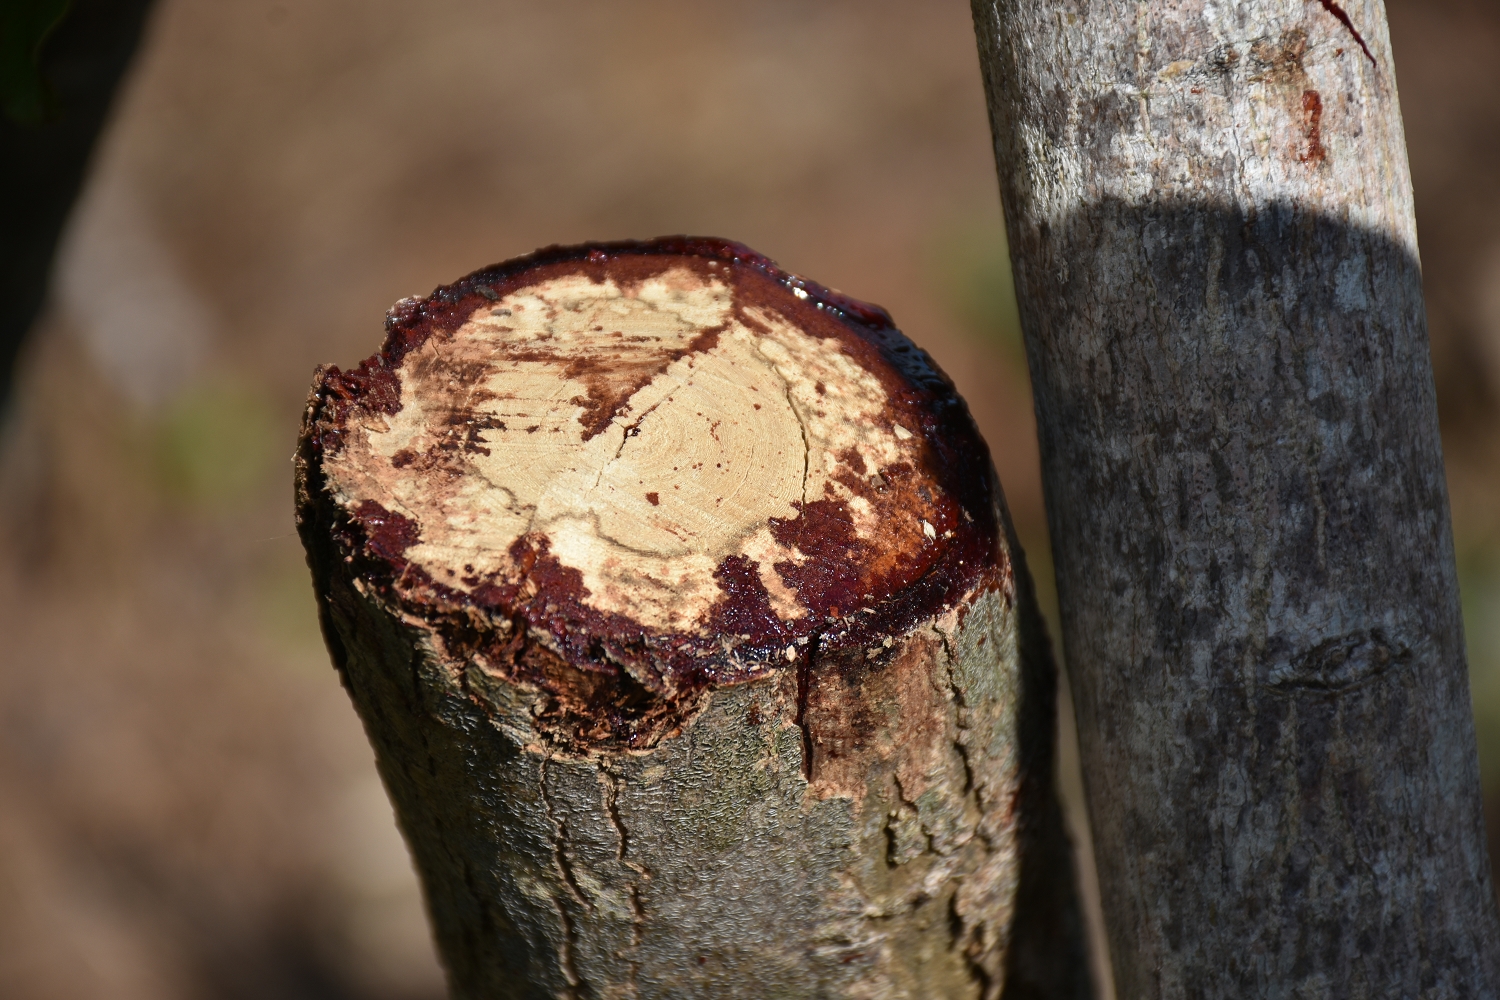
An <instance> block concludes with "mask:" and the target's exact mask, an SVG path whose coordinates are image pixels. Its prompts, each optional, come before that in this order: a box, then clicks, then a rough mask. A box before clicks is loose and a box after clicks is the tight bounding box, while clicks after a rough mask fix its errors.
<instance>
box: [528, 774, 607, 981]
mask: <svg viewBox="0 0 1500 1000" xmlns="http://www.w3.org/2000/svg"><path fill="white" fill-rule="evenodd" d="M549 760H550V758H548V757H545V756H544V757H542V759H541V763H540V764H539V765H538V769H537V774H538V785H539V787H540V788H541V792H542V807H543V808H544V809H545V810H546V811H547V821H548V822H549V823H550V824H551V825H552V831H553V832H552V864H553V867H554V868H555V869H556V870H557V873H558V876H559V877H560V878H561V879H562V881H563V884H564V885H566V886H567V887H568V892H569V893H570V894H571V895H572V897H573V900H574V901H575V902H577V903H578V905H580V906H582V907H584V908H585V909H588V910H592V909H593V908H594V905H593V904H592V903H590V902H589V901H588V899H587V898H586V897H585V896H584V894H583V890H582V889H580V888H579V886H578V881H577V879H575V878H574V876H573V866H572V864H571V863H570V862H569V861H568V851H567V843H568V825H567V822H566V821H565V820H563V819H562V818H561V817H559V816H558V815H557V809H556V807H555V805H554V804H553V802H552V795H551V793H550V792H548V791H547V764H548V761H549ZM552 905H553V906H554V907H555V908H556V909H557V916H558V919H559V920H560V921H561V923H562V930H563V936H562V941H561V943H560V946H559V948H558V960H559V964H560V965H561V966H562V973H563V978H564V979H566V980H567V981H568V1000H580V998H581V997H582V995H583V994H582V988H583V977H582V976H580V975H579V974H578V960H577V954H576V952H577V945H578V928H577V926H576V925H575V924H574V923H573V915H572V914H570V913H569V912H568V907H567V904H566V903H565V902H564V901H563V900H561V899H559V898H558V897H557V896H555V895H554V896H553V897H552Z"/></svg>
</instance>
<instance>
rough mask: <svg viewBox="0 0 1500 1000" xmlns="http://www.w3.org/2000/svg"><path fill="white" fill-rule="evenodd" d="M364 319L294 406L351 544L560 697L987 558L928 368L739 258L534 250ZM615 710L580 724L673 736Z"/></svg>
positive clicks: (705, 673)
mask: <svg viewBox="0 0 1500 1000" xmlns="http://www.w3.org/2000/svg"><path fill="white" fill-rule="evenodd" d="M389 327H390V333H389V337H388V340H387V343H386V345H385V348H384V349H383V350H382V352H381V353H380V354H379V355H377V356H376V357H374V358H372V359H370V360H369V361H366V362H365V363H364V364H362V365H361V366H360V367H359V368H358V369H357V370H355V371H352V372H349V373H341V372H339V371H338V370H337V369H333V368H330V369H327V370H326V371H324V372H323V373H322V374H321V376H320V380H319V386H318V387H317V389H316V391H315V403H314V409H313V411H312V413H311V414H310V429H311V430H312V432H313V437H314V439H315V441H316V444H317V446H318V448H319V450H320V451H321V456H320V457H321V461H320V463H319V464H320V472H321V474H322V476H323V477H324V484H323V488H324V489H325V490H326V492H327V494H328V495H329V496H330V498H331V499H332V500H333V501H334V502H335V504H336V505H337V507H338V508H339V510H340V511H341V515H342V519H343V520H344V521H345V525H344V527H345V528H346V533H347V534H348V538H349V542H350V547H351V550H352V553H353V554H355V555H357V556H358V557H360V558H361V559H363V560H365V561H367V562H368V563H369V566H368V568H369V570H370V571H371V572H372V574H373V577H372V578H373V579H377V580H379V581H381V582H382V583H383V584H384V585H386V586H388V587H389V588H390V589H391V591H392V592H393V595H394V596H395V597H396V598H397V599H398V600H399V601H400V602H401V603H402V605H403V606H404V607H405V608H406V609H407V610H408V611H410V612H412V613H414V614H417V615H419V616H423V617H429V618H430V617H431V616H433V615H439V616H442V615H449V616H455V615H456V616H458V618H459V619H462V621H463V624H464V628H465V630H468V629H469V625H470V624H471V623H470V619H469V617H468V615H469V613H470V612H472V611H475V610H478V611H480V612H483V613H484V614H486V615H489V616H497V615H498V616H501V617H503V618H504V619H506V620H507V621H509V622H511V623H513V624H514V625H515V626H516V627H517V629H516V634H524V635H525V636H527V637H528V639H527V640H526V641H529V642H533V643H536V642H539V643H540V645H541V647H542V648H543V649H545V651H546V652H547V653H548V654H550V656H549V657H547V659H549V660H550V659H552V658H557V659H560V660H561V661H563V663H565V664H566V666H567V667H568V668H569V670H568V671H565V672H575V671H582V672H584V673H585V674H587V675H590V678H589V681H590V682H589V684H588V685H587V687H588V688H589V697H588V698H586V699H585V700H586V701H590V702H597V701H598V698H597V697H595V696H596V695H601V694H603V692H601V691H598V690H596V689H597V687H598V684H599V682H600V681H603V680H605V679H608V678H615V679H617V680H618V679H620V678H628V679H629V682H630V683H631V684H632V686H639V687H641V688H643V689H644V692H643V693H645V694H649V695H650V696H651V697H648V698H645V699H644V702H650V703H651V704H652V705H653V706H654V707H655V708H661V707H662V705H663V703H662V699H663V698H665V699H668V700H670V701H680V700H681V699H682V698H684V697H690V696H691V695H693V694H694V693H696V692H697V691H698V690H700V689H701V688H702V687H703V686H704V685H706V684H709V683H714V682H725V681H733V680H739V679H745V678H748V677H751V676H756V675H758V674H760V673H764V672H765V671H767V670H770V669H776V668H785V667H787V666H788V665H790V664H792V663H794V662H796V661H797V660H798V659H799V657H800V656H801V655H802V654H803V653H805V652H807V648H808V647H809V645H810V644H819V645H822V646H823V647H824V648H827V649H834V648H839V647H843V646H846V645H853V644H860V643H868V642H870V641H872V640H874V641H877V642H878V641H880V639H881V638H882V637H888V636H890V635H892V634H900V633H901V631H902V630H903V629H904V628H909V627H911V626H913V625H915V624H916V623H918V622H921V621H925V620H927V619H930V618H931V617H932V616H933V614H934V613H936V612H937V611H938V610H940V609H941V608H942V607H943V606H944V605H945V604H949V603H952V602H953V601H954V600H956V599H957V598H958V597H959V596H960V595H961V594H963V593H965V592H967V590H968V589H969V588H970V586H971V585H972V584H973V583H974V582H975V581H976V580H977V579H978V577H979V576H980V575H981V574H983V573H985V572H986V571H992V572H993V571H998V570H999V569H1000V568H1001V567H1000V565H999V564H1000V562H1001V560H1000V558H999V549H998V525H997V522H996V518H995V515H994V511H993V501H992V499H991V496H992V483H991V480H990V473H989V462H988V455H987V454H986V452H985V449H984V446H983V444H982V442H981V441H980V440H979V438H978V436H977V434H976V433H975V432H974V429H973V425H972V422H971V421H970V420H969V418H968V415H967V413H966V412H965V410H964V408H963V404H962V403H961V402H960V401H959V400H958V398H957V396H956V395H955V394H954V392H953V390H952V386H951V384H950V383H949V382H948V381H947V379H946V378H945V377H944V376H942V375H941V374H940V373H939V372H938V371H937V370H936V368H935V367H934V366H933V365H932V364H931V362H930V360H929V359H928V358H927V357H926V355H924V354H923V353H921V352H920V351H918V350H916V349H915V348H913V347H912V346H911V344H910V343H909V342H908V341H907V340H906V339H905V338H904V337H903V336H901V334H899V333H898V332H896V331H895V330H894V329H893V328H892V326H891V323H890V321H889V319H888V317H886V316H885V314H884V313H883V312H880V311H879V310H876V309H872V308H871V307H869V306H864V305H862V304H859V303H854V302H852V301H851V300H848V299H845V298H843V297H841V296H839V295H837V294H835V293H832V292H829V291H828V290H826V289H822V288H820V287H818V286H816V285H813V284H811V283H808V282H804V281H802V280H800V279H796V278H792V277H790V276H788V275H786V274H783V273H782V272H780V271H778V270H777V269H776V268H775V267H774V266H773V265H771V264H770V262H769V261H767V260H765V259H764V258H761V257H759V256H758V255H755V254H754V253H752V252H750V251H748V250H746V249H745V248H744V247H740V246H738V245H735V244H729V243H723V242H719V241H705V240H681V239H679V240H667V241H657V242H654V243H643V244H616V245H604V246H596V247H580V248H566V249H554V250H551V251H542V252H540V253H539V254H537V255H534V256H533V257H530V258H523V259H522V260H520V261H517V262H512V263H510V264H507V265H502V266H500V267H497V268H493V269H490V270H486V271H481V272H478V273H476V274H474V275H471V276H470V277H468V278H466V279H464V280H462V281H460V282H458V283H456V284H455V285H453V286H450V287H448V288H444V289H440V290H439V291H438V292H437V293H435V294H434V295H433V296H432V297H430V298H428V299H425V300H421V301H417V300H407V301H405V302H403V303H401V304H400V305H398V306H397V307H396V309H394V310H393V311H392V314H391V317H390V322H389ZM490 638H491V639H495V638H499V639H501V640H503V642H502V644H503V645H504V646H505V647H506V648H505V649H504V650H499V649H491V650H489V651H488V655H489V658H490V659H491V660H494V661H495V662H496V664H497V665H498V666H497V669H500V670H501V671H502V672H506V671H509V672H515V671H516V670H517V669H520V670H521V671H522V672H525V669H526V668H525V666H524V665H523V666H521V667H520V668H518V667H517V666H516V662H517V658H516V655H515V650H514V649H512V648H510V647H511V646H512V645H513V635H512V632H511V631H510V630H509V629H506V630H502V632H493V630H492V634H491V636H490ZM481 645H484V643H481ZM490 645H494V643H493V642H491V643H490ZM475 652H476V654H477V655H479V656H485V655H486V651H485V650H484V649H479V650H476V651H475ZM522 659H523V660H524V659H525V658H524V657H522ZM500 661H504V662H503V663H501V662H500ZM546 672H547V671H544V673H546ZM550 673H551V674H553V675H557V674H558V671H556V670H553V671H550ZM529 679H532V680H536V679H537V678H529ZM544 680H545V679H544ZM564 686H567V687H569V688H570V693H571V694H572V695H574V696H575V697H574V699H573V700H576V696H577V694H578V691H577V687H578V686H577V685H576V684H575V685H564ZM606 686H607V687H610V688H611V689H612V691H611V693H610V694H609V695H608V696H609V697H612V698H613V699H614V700H615V701H619V700H620V691H619V690H618V684H617V683H614V684H607V685H606ZM564 700H568V699H564ZM635 700H636V701H638V702H639V701H642V699H640V698H637V699H635ZM644 702H643V703H644ZM594 707H596V708H597V705H595V706H594ZM564 714H568V713H564ZM647 714H653V713H652V712H647ZM655 714H660V713H655ZM667 714H668V715H670V716H673V717H675V716H676V715H678V714H680V713H667ZM639 716H640V712H626V713H625V714H624V716H623V717H621V719H618V720H616V722H618V723H619V724H618V725H613V724H612V725H613V728H612V730H611V731H610V732H604V731H601V730H599V729H598V726H597V725H594V726H593V727H592V728H591V738H599V737H602V738H605V739H610V738H616V737H620V738H625V739H626V740H627V741H628V742H631V743H633V744H634V743H639V742H641V741H643V740H644V741H646V742H651V741H653V740H655V739H656V738H659V737H660V736H661V735H662V734H663V733H664V732H666V731H669V730H670V729H672V728H673V726H672V725H671V724H670V723H671V722H672V719H670V718H666V717H663V719H662V720H659V721H661V722H662V723H663V724H662V725H657V724H651V725H646V726H644V728H642V726H641V725H639V723H640V721H641V719H640V718H639ZM573 735H574V736H575V737H576V736H579V735H581V734H579V733H577V732H574V734H573Z"/></svg>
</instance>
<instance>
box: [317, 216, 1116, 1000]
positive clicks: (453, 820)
mask: <svg viewBox="0 0 1500 1000" xmlns="http://www.w3.org/2000/svg"><path fill="white" fill-rule="evenodd" d="M387 330H388V337H387V340H386V342H385V345H384V347H383V349H382V350H381V352H380V353H379V354H378V355H376V356H375V357H372V358H371V359H369V360H367V361H365V362H364V363H362V364H361V365H360V366H359V367H358V368H357V369H355V370H353V371H349V372H342V371H340V370H339V369H337V368H334V367H326V368H323V369H321V370H320V371H319V372H318V374H317V377H316V380H315V384H314V388H313V391H312V397H311V400H310V402H309V404H308V408H307V412H306V417H305V423H304V427H303V433H302V438H301V442H300V447H299V450H298V455H297V506H298V526H299V531H300V533H301V535H302V539H303V543H304V545H305V546H306V548H307V552H308V559H309V563H310V565H311V568H312V571H313V575H314V579H315V584H316V589H317V593H318V598H319V607H320V613H321V616H322V622H323V630H324V634H325V636H326V639H327V642H328V646H329V649H330V651H331V653H332V657H333V659H334V662H335V664H336V666H337V667H338V669H339V671H340V673H341V675H342V678H343V681H344V683H345V685H346V687H347V688H348V690H349V693H350V695H351V697H352V699H353V701H354V704H355V707H356V709H357V710H358V712H359V714H360V716H361V718H362V719H363V721H364V724H365V727H366V731H367V732H368V734H369V737H370V740H371V742H372V743H373V745H374V747H375V752H376V760H377V765H378V767H379V769H380V773H381V776H382V778H383V779H384V781H385V784H386V787H387V789H388V791H389V792H390V795H391V798H392V800H393V801H394V804H395V807H396V811H397V815H398V819H399V822H400V825H401V828H402V830H403V832H404V834H405V836H406V839H407V842H408V844H409V845H410V848H411V850H412V854H413V856H414V859H415V861H416V865H417V867H418V869H419V871H420V874H421V877H422V880H423V883H424V886H425V890H426V896H427V901H428V906H429V909H430V913H431V917H432V921H433V924H434V927H435V932H436V937H437V941H438V945H439V949H440V951H441V954H442V956H443V959H444V962H445V964H446V966H447V969H448V974H449V978H450V982H451V985H452V988H453V991H454V994H455V995H456V996H460V997H474V998H478V997H528V998H529V997H579V998H581V997H634V996H645V997H700V996H701V997H716V998H724V997H756V998H769V997H811V996H819V997H822V996H829V997H832V996H848V997H876V996H879V997H893V998H894V997H912V998H916V997H937V996H941V997H978V996H984V997H996V996H999V995H1001V993H1002V991H1004V992H1005V994H1006V995H1007V996H1023V995H1044V994H1045V995H1052V996H1079V997H1081V996H1084V995H1085V994H1086V993H1087V989H1088V978H1087V972H1086V963H1085V961H1084V959H1083V948H1082V944H1081V941H1082V935H1081V932H1080V928H1079V920H1078V915H1077V911H1076V905H1075V902H1074V896H1073V883H1072V872H1071V859H1070V855H1069V853H1068V850H1067V845H1066V842H1065V839H1064V834H1063V832H1062V827H1061V823H1060V818H1059V812H1058V808H1057V804H1056V800H1055V796H1054V792H1053V789H1052V783H1051V771H1052V740H1053V690H1054V675H1053V669H1052V666H1051V663H1050V661H1049V659H1048V653H1047V649H1046V642H1045V638H1044V636H1043V635H1042V631H1041V626H1040V621H1039V618H1038V616H1037V614H1036V609H1035V603H1034V600H1033V598H1032V595H1031V590H1030V585H1029V583H1028V580H1027V577H1026V572H1025V568H1024V563H1023V561H1022V556H1021V553H1020V550H1019V548H1018V547H1017V546H1016V544H1015V540H1014V536H1013V534H1012V532H1011V529H1010V526H1009V523H1008V519H1007V515H1006V512H1005V509H1004V506H1003V501H1002V498H1001V493H1000V489H999V487H998V485H997V483H996V482H995V478H994V473H993V471H992V468H991V465H990V461H989V457H988V453H987V451H986V449H985V446H984V443H983V441H982V440H981V439H980V437H979V435H978V433H977V431H976V429H975V427H974V424H973V422H972V420H971V419H970V417H969V414H968V411H967V409H966V408H965V407H964V405H963V402H962V401H961V400H960V399H959V398H958V396H957V395H956V393H955V392H954V389H953V386H952V384H951V382H950V381H949V380H948V379H947V377H946V376H944V375H943V374H942V373H941V372H940V371H939V370H938V369H937V367H936V366H935V365H934V364H933V362H932V360H931V359H930V358H929V357H928V356H927V355H926V354H925V353H923V352H922V351H920V350H918V349H916V348H915V347H913V346H912V344H911V343H910V342H909V341H908V340H907V339H906V338H905V337H904V336H902V334H901V333H900V332H899V331H897V330H896V329H895V328H894V327H893V326H892V324H891V321H890V318H889V317H888V316H887V315H886V314H885V312H884V311H882V310H880V309H878V308H874V307H871V306H867V305H863V304H861V303H858V302H854V301H852V300H850V299H848V298H845V297H843V296H840V295H838V294H836V293H833V292H830V291H828V290H827V289H824V288H821V287H819V286H817V285H814V284H812V283H810V282H806V281H803V280H801V279H799V278H796V277H793V276H790V275H787V274H785V273H783V272H781V271H779V270H778V269H777V268H776V267H775V266H774V265H773V264H772V263H771V262H770V261H768V260H766V259H765V258H762V257H760V256H758V255H756V254H754V253H752V252H750V251H749V250H747V249H745V248H744V247H741V246H738V245H735V244H729V243H723V242H720V241H713V240H689V239H685V238H675V239H670V240H662V241H655V242H650V243H621V244H605V245H596V246H583V247H572V248H553V249H549V250H545V251H540V252H538V253H537V254H534V255H532V256H530V257H525V258H521V259H519V260H516V261H513V262H510V263H507V264H502V265H498V266H495V267H491V268H488V269H486V270H483V271H479V272H477V273H475V274H473V275H470V276H469V277H467V278H464V279H463V280H461V281H459V282H457V283H456V284H453V285H450V286H447V287H444V288H440V289H438V290H437V291H436V292H435V293H434V294H433V295H432V296H430V297H429V298H427V299H423V300H415V299H408V300H404V301H402V302H401V303H399V304H397V306H396V307H395V308H394V309H392V311H391V313H390V314H389V316H388V319H387Z"/></svg>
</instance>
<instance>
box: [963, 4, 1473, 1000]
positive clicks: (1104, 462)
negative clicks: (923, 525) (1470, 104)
mask: <svg viewBox="0 0 1500 1000" xmlns="http://www.w3.org/2000/svg"><path fill="white" fill-rule="evenodd" d="M974 16H975V24H976V29H977V31H978V35H979V44H980V54H981V62H982V65H983V70H984V76H985V82H986V87H987V90H988V95H989V104H990V112H991V117H992V123H993V126H994V135H995V153H996V159H997V161H998V165H999V172H1000V182H1001V189H1002V191H1003V194H1004V202H1005V212H1006V219H1007V225H1008V227H1009V234H1010V246H1011V250H1012V254H1013V257H1014V269H1015V277H1016V288H1017V294H1018V298H1019V300H1020V304H1021V312H1022V320H1023V324H1024V328H1025V333H1026V345H1027V353H1028V356H1029V359H1030V365H1031V374H1032V380H1033V384H1034V386H1035V392H1036V407H1037V416H1038V422H1039V428H1040V436H1041V446H1042V460H1043V470H1044V484H1045V489H1046V495H1047V504H1048V516H1049V520H1050V525H1051V532H1052V539H1053V548H1054V553H1055V558H1056V566H1057V576H1058V591H1059V599H1060V602H1061V610H1062V621H1063V642H1064V650H1065V652H1066V655H1067V660H1068V665H1069V669H1070V673H1071V676H1072V678H1073V679H1074V682H1075V684H1076V687H1077V690H1076V692H1075V698H1076V701H1077V711H1078V722H1079V732H1080V739H1081V743H1082V747H1081V750H1082V756H1083V766H1084V773H1085V777H1086V780H1087V787H1088V798H1089V806H1090V810H1091V815H1092V822H1093V827H1094V835H1095V843H1096V845H1097V853H1098V862H1099V873H1100V884H1101V889H1102V892H1103V899H1104V907H1105V914H1106V919H1107V922H1108V927H1109V933H1110V942H1111V948H1112V951H1113V955H1114V961H1115V966H1116V969H1115V971H1116V977H1117V985H1118V989H1119V993H1120V995H1121V996H1122V997H1131V998H1136V997H1159V996H1170V997H1194V998H1211V997H1231V996H1232V997H1246V996H1265V997H1293V996H1296V997H1303V996H1309V997H1310V996H1358V997H1366V996H1379V997H1394V996H1408V997H1414V996H1424V997H1425V996H1430V997H1457V996H1494V995H1496V992H1497V990H1500V969H1497V964H1500V935H1497V922H1496V912H1495V903H1494V897H1493V894H1492V891H1491V887H1490V879H1489V866H1488V862H1487V860H1486V856H1485V846H1484V836H1483V829H1482V820H1481V816H1480V799H1479V784H1478V774H1477V764H1476V758H1475V750H1474V733H1473V725H1472V721H1471V716H1470V709H1469V699H1468V687H1467V682H1466V676H1465V668H1464V645H1463V636H1462V630H1461V625H1460V620H1459V604H1458V594H1457V584H1456V581H1455V576H1454V566H1453V553H1452V540H1451V536H1450V528H1449V522H1448V508H1447V497H1446V493H1445V488H1444V481H1443V466H1442V456H1441V450H1440V445H1439V439H1438V426H1437V412H1436V408H1435V405H1434V399H1433V383H1432V376H1431V370H1430V363H1429V359H1428V350H1427V338H1426V330H1425V320H1424V317H1423V309H1422V298H1421V282H1420V277H1421V275H1420V267H1419V264H1418V258H1417V242H1416V232H1415V223H1414V220H1413V216H1412V197H1411V185H1410V180H1409V177H1408V173H1407V163H1406V152H1405V147H1404V140H1403V137H1402V130H1401V119H1400V114H1399V110H1398V107H1397V99H1396V78H1395V73H1394V70H1393V68H1392V63H1391V55H1390V44H1389V40H1388V38H1387V34H1386V27H1385V16H1384V10H1383V8H1382V7H1381V5H1380V4H1379V3H1378V2H1371V0H1366V2H1358V0H1356V2H1351V3H1348V4H1345V5H1341V4H1338V3H1335V2H1333V0H1322V2H1321V3H1318V2H1303V0H1247V2H1241V3H1236V4H1226V3H1215V2H1209V0H1180V2H1167V0H1146V2H1136V3H1124V2H1106V0H1084V2H1063V0H1027V2H1021V0H998V2H997V0H975V3H974Z"/></svg>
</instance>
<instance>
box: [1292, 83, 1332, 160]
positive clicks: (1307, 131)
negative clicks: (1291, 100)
mask: <svg viewBox="0 0 1500 1000" xmlns="http://www.w3.org/2000/svg"><path fill="white" fill-rule="evenodd" d="M1302 134H1303V135H1304V136H1305V137H1306V138H1307V152H1306V153H1304V154H1302V155H1301V156H1299V157H1298V159H1299V160H1301V161H1302V162H1303V163H1311V164H1313V165H1314V166H1317V165H1318V164H1321V163H1322V162H1323V161H1324V160H1326V159H1328V150H1327V149H1326V148H1325V147H1324V146H1323V97H1322V95H1320V94H1319V93H1318V92H1317V91H1316V90H1305V91H1303V92H1302Z"/></svg>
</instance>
